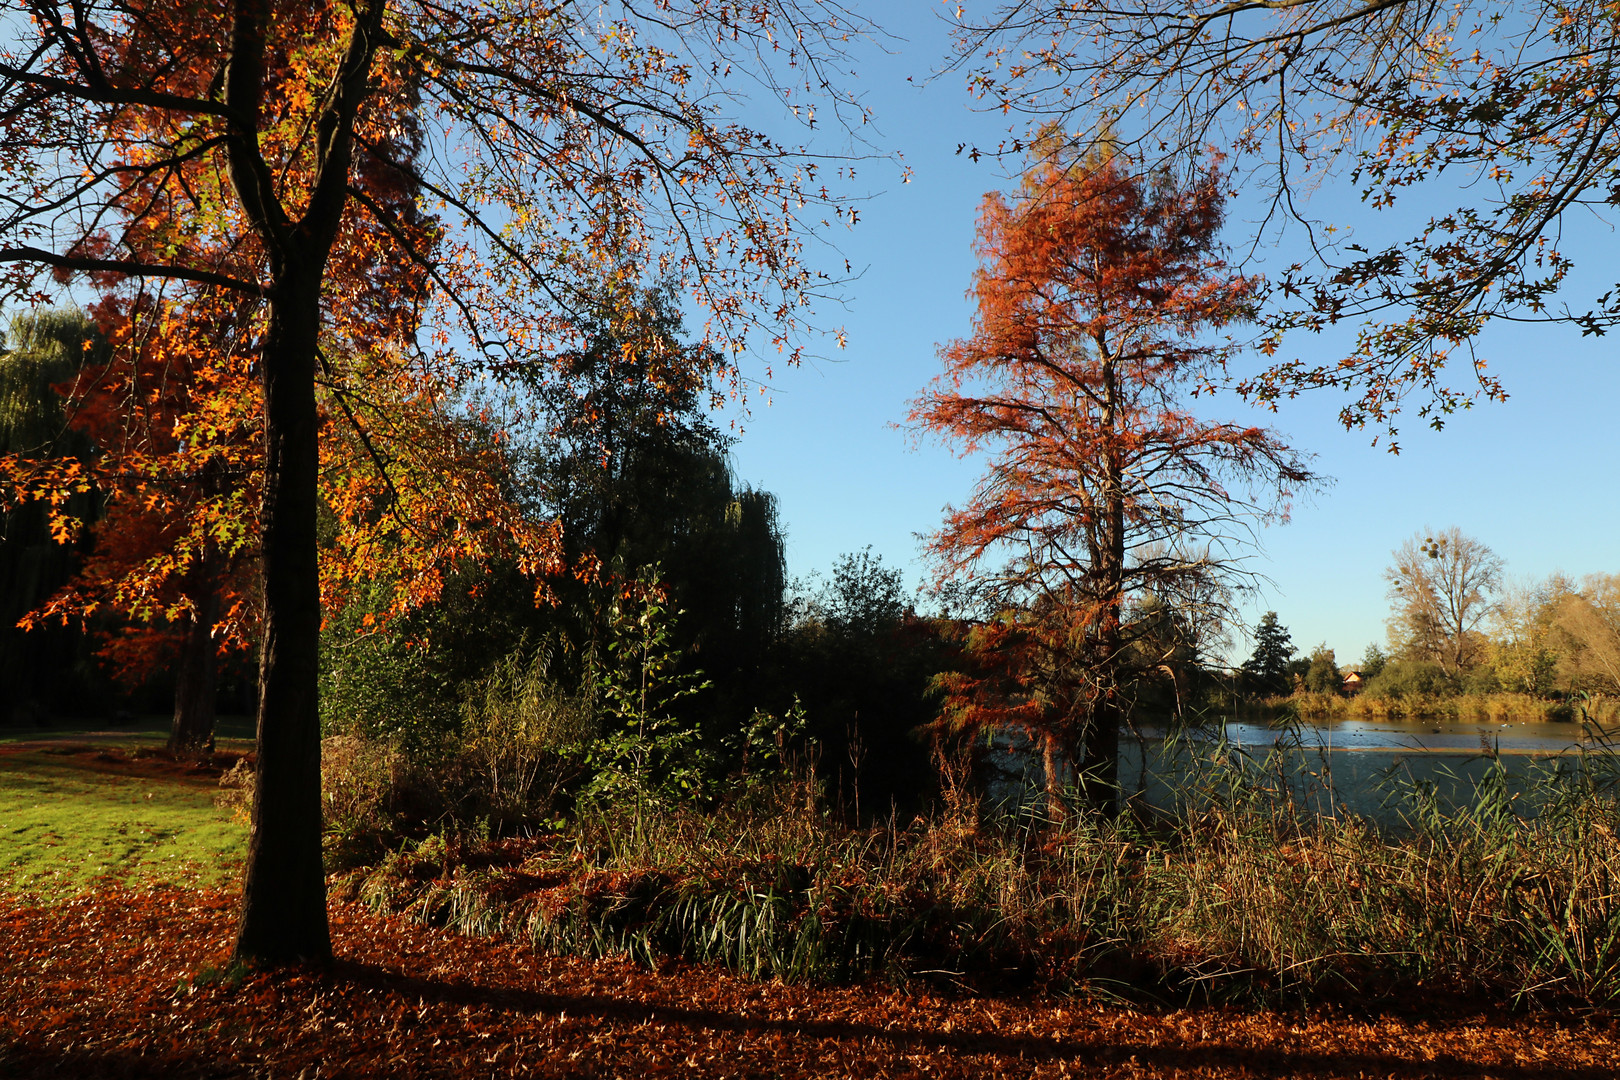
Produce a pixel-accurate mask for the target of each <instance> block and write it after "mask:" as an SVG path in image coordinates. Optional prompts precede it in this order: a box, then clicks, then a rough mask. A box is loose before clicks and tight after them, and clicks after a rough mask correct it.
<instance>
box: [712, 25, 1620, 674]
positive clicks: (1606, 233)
mask: <svg viewBox="0 0 1620 1080" xmlns="http://www.w3.org/2000/svg"><path fill="white" fill-rule="evenodd" d="M896 7H900V5H896ZM927 10H928V9H925V8H924V7H923V5H921V4H919V5H916V7H915V8H913V9H911V11H912V14H911V15H909V16H908V17H906V18H905V19H904V21H902V22H899V23H887V24H885V25H886V27H887V28H888V29H889V30H890V32H891V33H894V34H896V35H897V40H894V41H891V42H890V43H889V44H888V48H889V50H890V51H889V52H888V53H887V54H884V53H882V52H879V51H877V50H870V51H869V52H868V53H865V54H863V56H862V60H861V63H860V66H859V72H860V81H859V83H858V86H859V88H860V89H861V90H862V91H863V92H864V93H865V101H866V103H867V104H868V105H869V106H870V107H871V108H873V109H874V110H875V111H876V113H877V127H878V129H879V133H878V134H877V135H876V136H874V142H875V143H876V144H877V146H878V147H880V148H882V149H884V150H887V151H891V152H898V153H900V154H902V155H904V160H905V163H906V164H907V165H908V166H910V168H911V169H912V178H911V182H910V183H907V184H902V183H900V181H899V178H898V170H896V169H895V168H894V167H892V166H890V165H887V164H885V163H882V162H875V163H873V164H872V165H871V166H870V167H868V168H866V169H865V170H864V172H865V175H866V176H867V177H868V181H867V182H868V183H870V184H871V186H872V189H873V190H877V191H878V192H879V194H877V195H876V196H875V197H874V198H873V199H872V200H871V201H870V202H869V203H867V204H866V205H865V206H864V207H863V209H862V213H861V222H860V224H859V225H858V226H857V227H856V228H854V229H853V230H852V231H849V232H842V231H840V232H839V233H838V235H836V236H835V237H833V239H834V242H835V243H836V244H837V245H838V247H839V249H840V251H841V252H842V255H843V256H845V257H847V258H848V259H849V260H850V262H851V263H852V264H853V265H854V267H855V268H856V270H857V272H859V273H860V277H859V278H858V280H856V281H854V282H852V283H851V284H850V285H849V286H848V288H847V290H846V296H847V306H846V307H845V308H844V309H843V310H838V309H835V308H830V307H824V309H823V310H822V311H821V312H820V313H819V318H820V321H821V322H823V323H826V324H830V325H842V326H843V327H844V328H845V329H846V330H847V332H848V346H847V348H845V349H843V350H837V349H835V348H834V346H833V343H832V342H831V341H824V342H812V345H816V346H820V347H819V348H817V349H816V350H815V351H817V352H818V353H819V354H820V355H821V357H822V358H821V359H817V360H813V361H810V362H807V363H806V364H805V365H803V366H802V367H800V368H797V369H792V370H780V369H779V370H777V371H776V372H775V375H774V379H773V381H772V385H771V387H770V390H769V392H768V395H766V397H764V398H756V399H754V403H753V405H752V406H751V409H750V412H749V414H748V415H747V416H746V417H745V418H743V419H742V420H741V424H742V432H743V433H742V437H741V438H740V439H739V441H738V443H737V445H736V446H735V447H734V450H733V456H734V461H735V463H736V468H737V472H738V474H739V476H740V477H741V478H742V479H744V480H747V481H748V482H750V483H752V484H754V485H756V486H758V487H763V488H765V489H767V490H770V491H773V492H775V493H776V495H777V496H778V498H779V499H780V505H781V514H782V520H783V524H784V526H785V529H786V532H787V543H788V562H789V573H790V574H793V575H805V574H808V573H809V572H811V571H821V572H823V573H825V572H826V571H827V569H828V568H829V567H830V566H831V565H832V563H833V561H834V559H836V558H837V556H838V555H839V554H841V553H844V552H852V551H858V550H860V549H861V548H863V547H865V546H866V545H871V547H872V550H873V551H874V552H875V553H877V554H881V555H882V556H883V559H884V561H885V562H886V563H888V564H890V565H895V566H900V567H902V568H904V569H905V571H906V575H907V580H908V584H909V585H911V586H913V587H915V586H916V585H918V584H920V583H921V582H922V581H923V580H924V578H925V577H926V574H927V567H926V565H925V563H924V562H923V560H922V554H921V543H920V541H919V539H918V534H921V533H926V532H928V531H930V530H932V529H934V528H935V527H937V525H938V524H939V522H940V520H941V516H942V510H943V508H944V507H945V505H946V504H948V503H952V502H960V501H962V500H963V499H965V498H966V496H967V494H968V492H969V491H970V490H971V487H972V484H973V480H974V478H975V476H977V474H978V468H977V465H976V463H975V462H974V461H972V460H971V459H967V460H958V459H956V458H955V457H953V456H952V455H951V453H950V452H949V451H947V450H946V449H944V448H942V447H941V446H939V445H938V444H937V443H925V444H922V445H920V446H918V445H915V444H914V440H913V439H912V438H911V437H910V436H909V435H908V433H907V432H906V431H905V430H904V428H903V425H904V421H905V417H906V413H907V410H908V402H909V401H910V400H911V399H912V398H913V397H915V396H916V395H917V394H918V393H919V392H920V391H921V390H922V389H923V388H924V387H925V386H926V385H927V384H928V382H929V380H930V379H932V378H933V377H934V375H935V374H936V372H937V370H938V361H937V359H936V356H935V348H936V346H937V345H938V344H939V343H941V342H944V341H947V340H949V339H951V338H953V337H957V336H961V335H963V334H965V333H967V332H968V329H969V326H970V319H971V315H972V309H971V306H970V304H969V303H968V301H967V299H966V298H965V295H964V294H965V291H966V289H967V287H968V285H969V280H970V277H971V274H972V271H973V268H974V265H975V264H974V259H973V255H972V251H971V243H972V240H973V232H974V224H975V219H976V215H977V208H978V205H979V201H980V199H981V198H982V197H983V195H984V193H985V192H986V191H990V190H993V189H1006V188H1008V187H1009V186H1010V181H1009V179H1008V177H1007V175H1006V173H1005V172H1004V171H1003V170H1002V169H1001V167H1000V166H997V165H994V164H990V163H989V162H985V161H981V162H980V163H977V164H975V163H974V162H972V161H970V160H969V159H968V157H967V156H966V155H958V154H957V152H956V149H957V146H958V144H960V143H963V142H967V143H970V144H971V143H975V142H976V143H978V144H980V145H984V144H987V143H988V144H992V145H993V144H994V143H995V142H997V141H999V140H1000V138H1001V137H1002V134H1003V133H1004V132H1005V130H1006V123H1005V121H1004V120H1003V119H1002V118H1001V117H1000V116H991V115H986V114H982V113H976V112H974V111H973V110H972V109H971V102H970V101H969V98H968V95H967V93H966V90H965V87H964V82H963V79H962V78H961V76H960V75H956V74H947V75H942V76H940V77H939V78H937V79H935V80H933V81H932V82H928V76H929V75H930V74H931V73H932V72H933V71H934V70H935V69H936V68H937V67H938V66H939V65H940V63H941V61H942V59H943V58H944V56H945V54H946V49H947V46H948V36H947V34H946V30H945V27H944V25H943V24H942V23H941V22H939V21H938V20H937V19H935V18H933V17H932V15H931V14H927V13H925V12H926V11H927ZM908 77H909V79H910V80H911V81H908ZM923 84H926V85H923ZM1466 197H1467V196H1466V195H1464V196H1463V198H1464V199H1466ZM1318 205H1319V206H1321V207H1322V210H1321V215H1322V216H1324V217H1328V218H1332V219H1334V220H1336V221H1337V222H1339V223H1341V224H1349V225H1352V226H1354V227H1357V228H1360V229H1363V230H1365V231H1366V232H1367V233H1372V232H1376V231H1378V230H1380V229H1382V228H1384V227H1386V226H1387V225H1388V224H1390V223H1387V222H1380V221H1378V220H1377V218H1378V215H1377V214H1375V213H1374V212H1373V211H1371V210H1368V209H1364V208H1363V207H1362V206H1361V205H1360V204H1359V202H1357V201H1355V199H1354V196H1353V194H1348V193H1347V185H1346V187H1345V188H1343V189H1334V188H1327V189H1324V190H1323V191H1322V192H1321V193H1320V194H1319V196H1318ZM1453 205H1456V204H1455V203H1453ZM1417 209H1418V208H1417V207H1415V206H1414V207H1412V208H1411V210H1410V211H1408V212H1415V211H1416V210H1417ZM1436 209H1438V207H1436ZM1244 210H1245V208H1244V207H1243V205H1242V204H1241V203H1240V204H1239V205H1238V206H1236V207H1235V208H1234V211H1233V213H1232V215H1231V217H1230V218H1229V223H1228V235H1229V238H1230V239H1231V240H1232V242H1234V243H1236V242H1237V241H1238V240H1239V239H1241V237H1242V236H1243V235H1244V234H1243V231H1242V230H1243V228H1244V222H1243V220H1242V216H1243V213H1244ZM1394 224H1399V221H1396V222H1394ZM1566 230H1567V232H1568V233H1569V234H1570V235H1569V236H1568V238H1567V239H1568V243H1567V244H1566V247H1567V248H1568V250H1570V251H1571V253H1573V254H1575V255H1576V257H1577V260H1578V261H1579V262H1580V264H1581V266H1582V270H1583V272H1584V274H1585V280H1586V283H1587V285H1588V290H1587V291H1586V292H1585V293H1584V298H1585V299H1586V300H1588V301H1589V300H1590V298H1591V297H1592V296H1595V295H1596V294H1597V293H1600V292H1602V291H1604V290H1605V289H1606V288H1607V287H1608V284H1611V283H1613V282H1615V281H1617V280H1620V266H1617V265H1616V263H1617V260H1616V259H1615V258H1614V257H1613V255H1612V252H1613V251H1614V250H1615V248H1614V234H1613V231H1612V229H1611V228H1610V227H1609V226H1608V225H1607V224H1606V223H1603V222H1600V221H1598V220H1596V219H1594V218H1590V217H1588V218H1584V219H1582V220H1579V221H1575V220H1571V221H1569V222H1566ZM1262 254H1263V255H1264V254H1267V253H1262ZM1270 254H1271V255H1272V261H1277V262H1280V261H1284V259H1286V256H1287V254H1288V252H1287V250H1286V249H1283V250H1282V251H1279V252H1275V253H1270ZM1265 268H1266V267H1265V265H1258V266H1256V267H1254V269H1260V270H1264V269H1265ZM1593 282H1597V283H1599V284H1598V285H1597V287H1596V288H1591V287H1590V286H1591V283H1593ZM1570 295H1571V296H1572V298H1574V297H1577V296H1581V295H1582V294H1581V293H1580V291H1579V290H1576V291H1574V292H1572V293H1571V294H1570ZM1615 342H1616V339H1615V338H1612V337H1608V338H1590V337H1588V338H1582V337H1581V336H1580V335H1579V332H1578V331H1576V330H1572V329H1567V328H1562V327H1535V326H1513V327H1510V328H1508V329H1506V330H1503V331H1493V332H1492V333H1491V335H1490V336H1489V337H1488V338H1486V339H1484V340H1482V341H1481V342H1479V343H1478V344H1479V346H1480V350H1481V351H1482V352H1483V353H1485V354H1486V355H1488V356H1489V357H1490V358H1491V360H1492V364H1491V369H1492V370H1493V372H1495V373H1496V374H1498V375H1500V376H1501V377H1502V378H1503V379H1504V380H1505V381H1506V384H1507V389H1508V391H1509V393H1510V394H1511V398H1510V400H1509V401H1508V402H1507V403H1505V404H1495V403H1490V402H1480V403H1479V404H1477V405H1476V406H1475V407H1474V408H1473V409H1472V410H1471V411H1469V412H1466V413H1462V414H1458V415H1455V416H1453V417H1450V418H1449V419H1448V422H1447V425H1446V428H1445V430H1444V431H1443V432H1433V431H1429V430H1427V429H1426V428H1425V427H1424V422H1423V421H1422V420H1420V419H1419V418H1418V417H1417V416H1416V414H1415V412H1414V413H1412V414H1409V415H1407V416H1405V417H1403V418H1402V420H1401V421H1400V422H1399V426H1400V428H1401V440H1400V442H1401V453H1400V455H1399V456H1393V455H1391V454H1389V453H1388V452H1387V451H1386V450H1385V449H1384V448H1383V447H1382V446H1381V445H1380V446H1378V447H1374V446H1372V445H1371V442H1372V438H1373V435H1374V434H1376V432H1373V431H1352V432H1346V431H1344V430H1343V429H1342V428H1341V427H1340V426H1339V425H1338V423H1337V419H1336V414H1337V412H1338V409H1339V407H1340V405H1342V404H1343V400H1342V398H1340V397H1337V396H1335V395H1334V394H1332V393H1331V392H1330V393H1327V394H1323V393H1320V392H1319V393H1317V394H1315V395H1311V396H1306V397H1301V398H1299V399H1296V400H1294V401H1288V402H1283V403H1282V404H1281V406H1280V408H1279V410H1278V412H1277V413H1276V415H1274V416H1262V415H1259V414H1258V413H1257V412H1256V411H1255V410H1251V409H1250V408H1249V407H1248V406H1246V405H1245V404H1244V403H1243V402H1242V401H1241V400H1239V399H1238V398H1237V397H1236V396H1235V395H1226V396H1222V397H1217V398H1215V399H1213V400H1210V401H1205V400H1204V399H1200V401H1199V405H1198V411H1199V412H1200V413H1201V414H1204V415H1208V416H1210V417H1212V418H1232V419H1241V418H1244V417H1251V418H1254V420H1257V421H1258V422H1261V423H1269V424H1271V425H1272V426H1274V427H1276V428H1277V429H1279V430H1280V431H1281V432H1283V433H1284V434H1285V435H1287V436H1288V438H1289V439H1290V440H1291V442H1292V443H1293V444H1294V445H1295V446H1298V447H1300V448H1302V449H1305V450H1308V451H1311V452H1313V453H1315V454H1316V455H1317V459H1316V465H1317V468H1318V471H1319V472H1322V473H1324V474H1327V475H1328V476H1331V477H1333V478H1335V482H1334V483H1333V484H1332V486H1331V487H1328V488H1326V489H1324V490H1322V491H1320V492H1319V493H1317V494H1315V495H1313V496H1307V497H1305V498H1303V499H1300V500H1298V501H1297V502H1296V504H1295V506H1294V509H1293V515H1292V520H1291V521H1290V523H1289V524H1287V525H1283V526H1276V527H1272V528H1268V529H1266V530H1264V531H1263V532H1262V534H1261V540H1262V543H1263V550H1261V551H1260V552H1259V553H1258V555H1257V557H1256V559H1255V562H1254V564H1253V566H1254V569H1256V570H1258V571H1260V572H1262V573H1263V574H1265V575H1266V576H1267V577H1268V578H1269V579H1270V580H1271V584H1270V585H1268V586H1266V587H1265V588H1264V589H1263V590H1262V591H1261V592H1260V593H1259V595H1257V596H1255V597H1253V598H1251V599H1250V600H1248V601H1247V602H1246V603H1245V604H1244V611H1245V613H1246V621H1247V623H1248V624H1249V625H1251V626H1252V624H1253V623H1254V622H1255V621H1257V620H1258V618H1259V616H1260V614H1262V613H1263V612H1265V611H1267V610H1275V611H1276V612H1277V614H1278V617H1279V619H1280V620H1281V621H1282V623H1283V625H1285V626H1287V627H1288V628H1289V630H1290V632H1291V633H1292V635H1293V640H1294V643H1295V645H1296V646H1299V647H1300V648H1301V649H1304V650H1308V649H1309V648H1310V647H1311V646H1313V645H1315V644H1316V643H1317V642H1326V643H1327V644H1328V645H1329V646H1330V647H1332V648H1334V649H1335V650H1337V653H1338V657H1339V660H1340V662H1341V663H1343V662H1345V661H1347V660H1353V659H1356V658H1359V657H1360V655H1361V652H1362V650H1363V648H1364V647H1365V646H1366V645H1367V644H1368V643H1370V642H1379V643H1382V642H1383V640H1384V628H1383V622H1384V617H1385V613H1386V611H1387V601H1386V599H1385V585H1384V581H1383V577H1382V573H1383V569H1384V567H1385V566H1386V565H1388V563H1389V557H1390V553H1391V551H1392V550H1393V549H1394V548H1395V547H1397V546H1398V545H1399V544H1400V543H1401V542H1402V541H1403V540H1404V539H1406V538H1407V537H1409V536H1411V535H1413V534H1414V533H1417V532H1419V531H1420V530H1423V529H1425V528H1426V527H1433V528H1445V527H1447V526H1450V525H1455V526H1457V527H1459V528H1461V529H1462V530H1463V531H1464V532H1465V533H1468V534H1470V535H1472V536H1474V537H1476V538H1478V539H1480V540H1482V541H1484V542H1485V543H1487V544H1489V545H1490V546H1491V547H1492V548H1493V549H1494V550H1495V551H1496V552H1497V554H1498V555H1500V556H1501V557H1502V558H1503V560H1504V561H1505V562H1506V564H1507V570H1508V573H1509V575H1510V576H1513V577H1516V578H1524V577H1537V578H1539V577H1544V576H1546V575H1547V574H1549V573H1551V572H1553V571H1555V570H1562V571H1564V572H1566V573H1569V574H1573V575H1580V574H1584V573H1589V572H1593V571H1599V570H1602V571H1609V572H1620V505H1617V500H1616V492H1617V485H1616V483H1615V470H1616V462H1617V458H1620V454H1617V450H1620V419H1617V412H1616V410H1617V407H1620V364H1616V363H1615V359H1614V352H1615ZM1331 346H1332V343H1331V342H1330V341H1326V340H1322V339H1313V338H1306V337H1301V338H1298V339H1295V340H1293V341H1291V342H1290V343H1289V345H1288V347H1287V350H1286V351H1289V352H1291V353H1292V355H1296V356H1298V357H1300V358H1301V359H1304V360H1306V361H1311V362H1324V361H1331V360H1336V359H1338V355H1337V354H1336V353H1334V352H1333V351H1332V348H1331ZM1466 377H1467V373H1466V372H1465V371H1464V372H1459V373H1458V378H1459V379H1462V378H1466ZM1248 648H1249V646H1248V643H1247V642H1246V641H1243V640H1241V639H1240V640H1239V641H1238V643H1237V644H1236V645H1235V646H1234V649H1233V652H1234V654H1236V656H1237V657H1239V658H1241V656H1244V655H1247V652H1248Z"/></svg>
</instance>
